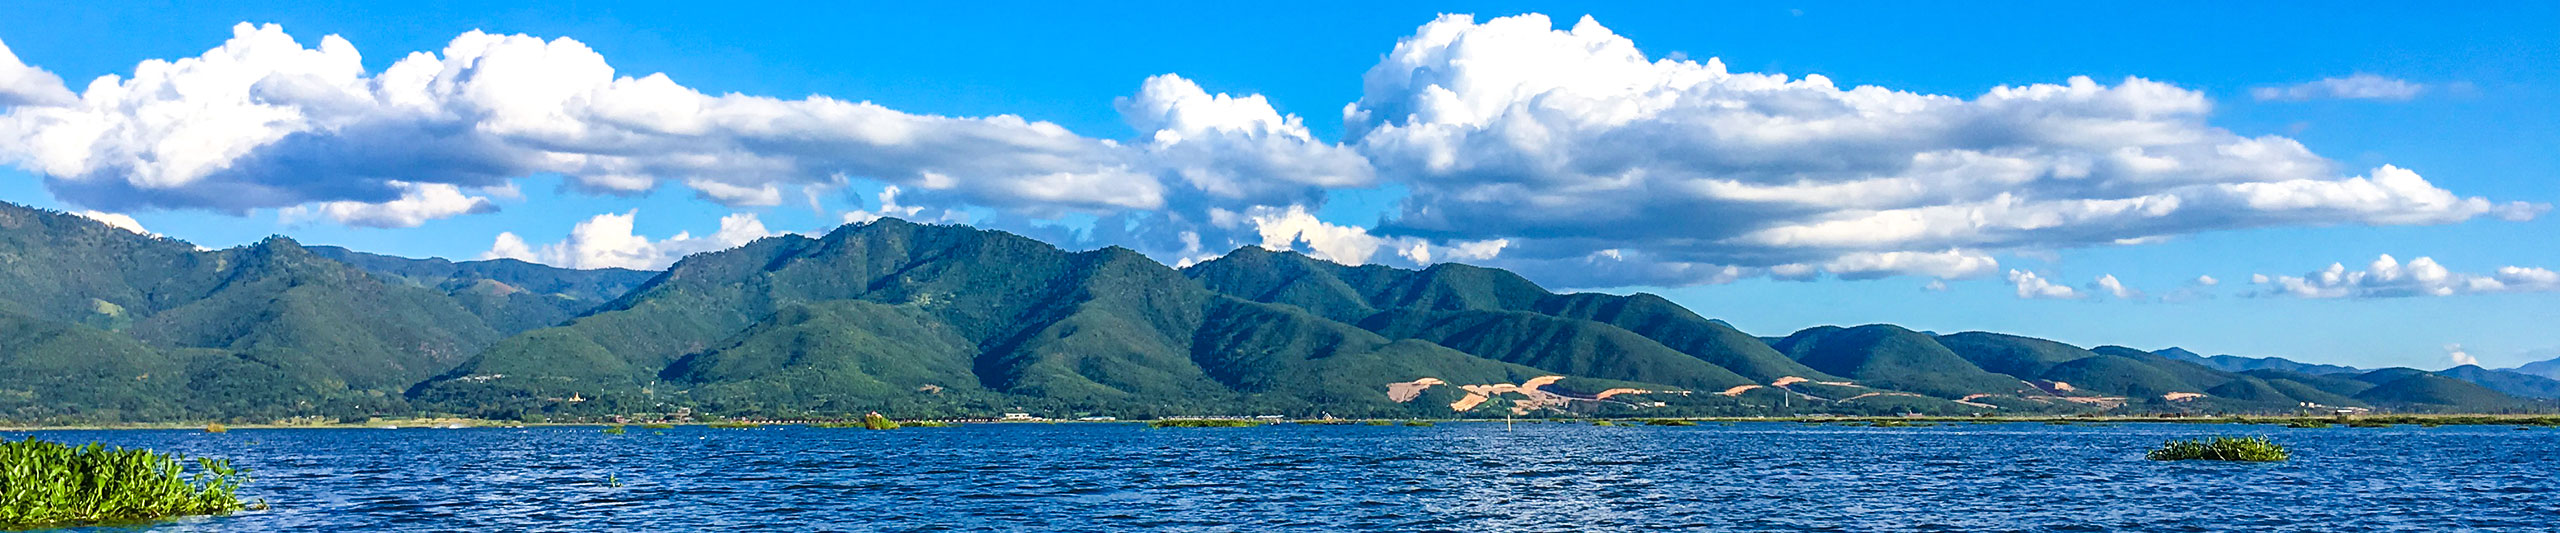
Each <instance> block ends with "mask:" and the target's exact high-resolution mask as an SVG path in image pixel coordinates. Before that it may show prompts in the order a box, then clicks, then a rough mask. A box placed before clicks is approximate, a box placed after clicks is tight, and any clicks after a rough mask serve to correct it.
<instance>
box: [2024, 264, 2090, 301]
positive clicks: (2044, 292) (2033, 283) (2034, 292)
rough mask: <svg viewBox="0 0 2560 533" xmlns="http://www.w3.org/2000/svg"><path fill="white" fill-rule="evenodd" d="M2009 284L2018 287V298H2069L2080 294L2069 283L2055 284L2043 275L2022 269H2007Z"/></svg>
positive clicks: (2077, 296)
mask: <svg viewBox="0 0 2560 533" xmlns="http://www.w3.org/2000/svg"><path fill="white" fill-rule="evenodd" d="M2009 284H2010V285H2014V286H2016V287H2017V288H2018V298H2020V299H2026V300H2034V299H2054V300H2070V299H2077V298H2079V297H2080V296H2081V295H2080V291H2079V290H2077V289H2073V288H2071V286H2070V285H2062V284H2057V283H2054V282H2052V281H2049V280H2046V279H2045V278H2044V276H2039V275H2036V273H2034V272H2028V271H2024V270H2011V271H2009Z"/></svg>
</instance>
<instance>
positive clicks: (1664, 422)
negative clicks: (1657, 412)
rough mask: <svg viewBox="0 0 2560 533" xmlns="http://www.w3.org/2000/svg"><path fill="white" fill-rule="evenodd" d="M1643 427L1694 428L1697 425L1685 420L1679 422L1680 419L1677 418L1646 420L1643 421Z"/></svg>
mask: <svg viewBox="0 0 2560 533" xmlns="http://www.w3.org/2000/svg"><path fill="white" fill-rule="evenodd" d="M1644 425H1648V426H1668V427H1688V426H1695V425H1698V423H1697V422H1690V421H1687V420H1681V419H1677V418H1651V419H1646V420H1645V421H1644Z"/></svg>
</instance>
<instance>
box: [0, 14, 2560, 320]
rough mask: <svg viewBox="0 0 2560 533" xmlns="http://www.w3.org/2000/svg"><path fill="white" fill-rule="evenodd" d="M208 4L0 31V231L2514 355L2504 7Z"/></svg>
mask: <svg viewBox="0 0 2560 533" xmlns="http://www.w3.org/2000/svg"><path fill="white" fill-rule="evenodd" d="M212 4H213V3H148V2H134V3H115V4H114V5H83V4H82V3H66V2H41V3H40V2H15V1H10V2H0V12H5V13H9V16H7V17H0V200H5V201H10V202H16V203H22V204H29V205H35V206H39V207H46V208H53V209H61V210H65V211H72V212H80V213H86V214H89V215H91V216H93V217H95V218H100V219H101V220H107V221H111V223H117V224H122V225H126V226H128V227H131V228H135V229H138V230H139V231H144V232H149V233H154V234H159V235H165V236H169V237H174V238H179V239H185V240H188V241H190V242H194V243H196V244H198V245H201V246H207V247H214V248H221V247H229V246H237V245H241V244H247V243H251V242H255V241H257V240H258V239H261V238H264V237H266V236H268V235H272V234H283V235H290V236H293V237H295V238H296V239H298V240H301V241H303V242H305V243H313V244H335V245H342V246H347V247H350V248H354V249H358V250H365V251H372V252H378V253H387V254H394V255H403V256H412V257H426V256H435V257H445V258H451V259H457V260H469V259H482V258H496V257H511V258H518V259H525V260H530V261H536V262H542V263H546V264H552V265H557V266H563V267H572V268H597V267H628V268H662V267H663V266H664V265H666V264H669V263H671V262H673V261H675V260H677V259H679V258H681V257H683V256H684V255H686V254H690V253H698V252H703V251H711V250H717V249H722V248H726V247H729V246H734V245H737V244H741V243H744V242H746V241H749V240H753V239H755V238H760V237H764V236H768V235H774V234H779V233H790V232H798V233H809V234H816V233H823V232H825V231H828V230H830V229H832V228H834V227H837V226H839V225H842V224H847V223H860V222H863V221H867V220H872V219H876V218H878V217H883V216H894V217H900V218H907V219H911V220H919V221H930V222H947V223H966V224H972V225H977V226H982V227H990V228H997V229H1004V230H1007V231H1014V232H1017V233H1022V234H1025V235H1030V236H1033V237H1037V238H1041V239H1043V240H1047V241H1050V242H1053V243H1057V244H1059V245H1061V246H1064V247H1067V248H1070V249H1092V248H1098V247H1102V246H1124V247H1128V248H1131V249H1135V250H1138V251H1140V252H1143V253H1146V254H1148V255H1150V256H1152V257H1155V258H1157V259H1158V260H1161V261H1164V262H1166V263H1168V264H1176V265H1179V264H1187V263H1189V262H1195V261H1199V260H1203V259H1207V258H1213V257H1215V256H1217V255H1219V254H1222V253H1225V252H1227V251H1229V250H1233V249H1235V248H1237V247H1240V246H1264V247H1269V248H1285V249H1295V250H1300V251H1304V252H1307V253H1309V254H1311V255H1315V256H1317V257H1322V258H1327V259H1331V260H1335V261H1339V262H1345V263H1376V264H1386V265H1392V266H1399V267H1418V266H1422V265H1427V264H1431V263H1437V262H1450V261H1456V262H1465V263H1471V264H1482V265H1489V266H1496V267H1503V268H1509V269H1513V270H1516V271H1518V272H1521V273H1522V274H1524V275H1526V276H1528V277H1530V279H1532V280H1534V281H1537V282H1539V283H1541V284H1543V285H1546V286H1548V287H1550V288H1555V289H1574V290H1598V291H1605V292H1615V293H1626V292H1636V291H1644V292H1654V293H1658V294H1662V295H1664V296H1667V297H1669V298H1671V299H1673V300H1674V301H1677V302H1680V303H1682V304H1684V305H1687V306H1689V307H1691V308H1692V309H1695V310H1698V311H1699V312H1700V313H1701V314H1704V315H1707V316H1711V317H1717V318H1722V319H1725V320H1727V321H1729V322H1732V323H1733V324H1735V325H1736V326H1738V327H1741V328H1743V329H1745V330H1746V331H1751V332H1753V333H1755V334H1760V335H1770V336H1775V335H1784V334H1786V333H1788V332H1791V331H1794V330H1796V329H1799V328H1803V327H1808V326H1814V325H1822V324H1864V323H1878V322H1885V323H1895V324H1901V325H1905V326H1908V327H1912V328H1915V329H1923V330H1934V331H1941V332H1954V331H1965V330H1988V331H2000V332H2009V333H2017V334H2024V335H2031V336H2038V337H2045V338H2052V339H2057V340H2062V341H2065V342H2071V343H2074V344H2079V345H2082V346H2095V345H2103V344H2120V345H2126V346H2134V347H2139V348H2145V349H2153V348H2162V347H2168V346H2181V347H2185V348H2188V349H2190V350H2194V351H2197V352H2202V353H2231V354H2240V355H2252V356H2282V357H2288V358H2293V359H2297V360H2304V361H2314V362H2326V363H2340V364H2351V365H2358V366H2367V367H2378V366H2414V367H2420V368H2431V369H2432V368H2444V367H2449V366H2453V365H2456V364H2463V363H2472V362H2476V363H2478V364H2482V365H2485V366H2489V367H2493V368H2494V367H2507V366H2514V365H2517V364H2522V363H2525V362H2530V361H2535V360H2541V359H2550V358H2553V357H2560V327H2553V326H2551V324H2552V323H2553V322H2555V320H2554V318H2556V317H2560V273H2554V272H2553V270H2552V269H2555V268H2560V246H2555V244H2560V237H2553V235H2555V234H2560V231H2555V230H2560V222H2554V221H2553V216H2554V215H2553V214H2552V213H2551V212H2550V209H2551V206H2552V205H2553V204H2554V203H2560V179H2555V177H2560V149H2555V148H2560V120H2554V119H2555V118H2560V98H2555V97H2560V7H2555V6H2553V5H2551V4H2547V3H2479V4H2466V5H2465V6H2463V8H2460V9H2441V8H2433V7H2427V6H2410V5H2400V4H2384V3H2375V4H2358V3H2343V4H2322V5H2317V6H2310V5H2267V6H2233V5H2225V4H2224V3H2163V4H2147V5H2144V6H2142V7H2143V9H2135V8H2133V7H2131V6H2057V7H2056V8H2055V9H2053V10H2031V9H2022V8H2023V7H2025V6H2024V5H2021V4H1994V3H1981V4H1960V5H1947V4H1935V5H1931V4H1895V3H1872V4H1870V3H1823V4H1802V3H1798V4H1746V3H1714V4H1703V3H1702V4H1698V5H1650V4H1641V3H1608V4H1571V3H1549V2H1527V3H1477V4H1468V5H1437V4H1408V3H1377V2H1360V3H1290V4H1286V5H1281V4H1258V5H1241V4H1242V3H1136V4H1125V5H1116V6H1112V7H1105V8H1095V7H1088V6H1070V5H1058V4H1057V3H1049V2H1018V3H1017V2H991V3H975V4H968V5H950V6H943V5H914V4H921V3H877V4H875V3H858V2H853V3H835V4H830V5H823V6H811V5H798V4H774V5H766V4H757V3H753V2H722V3H715V4H702V3H664V2H587V3H566V4H558V5H548V6H526V5H518V4H519V3H512V2H509V3H497V2H489V3H476V2H447V3H397V4H395V3H364V4H363V5H339V4H336V3H312V4H296V3H277V4H261V5H249V4H238V5H212ZM1225 4H1239V5H1225ZM2039 7H2042V6H2039Z"/></svg>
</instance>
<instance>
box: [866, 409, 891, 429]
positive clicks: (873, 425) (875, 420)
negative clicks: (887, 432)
mask: <svg viewBox="0 0 2560 533" xmlns="http://www.w3.org/2000/svg"><path fill="white" fill-rule="evenodd" d="M862 429H870V430H882V429H898V421H896V420H890V419H889V417H885V416H880V413H871V414H867V415H862Z"/></svg>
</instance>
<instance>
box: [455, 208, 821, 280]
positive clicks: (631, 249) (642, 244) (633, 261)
mask: <svg viewBox="0 0 2560 533" xmlns="http://www.w3.org/2000/svg"><path fill="white" fill-rule="evenodd" d="M639 215H640V210H638V209H634V210H631V211H628V212H624V213H621V214H614V213H605V214H601V215H596V216H595V217H593V218H589V219H587V221H585V222H580V223H578V225H577V226H576V227H575V228H572V229H570V230H569V236H568V238H566V239H562V240H561V241H560V242H556V243H551V244H545V245H542V246H539V247H536V246H533V245H531V244H529V243H526V242H525V240H524V238H523V237H520V236H517V235H516V234H515V233H513V232H506V233H499V234H498V237H497V239H496V241H495V242H493V243H491V244H490V246H489V251H488V252H486V253H482V254H480V258H481V259H500V258H505V259H516V260H522V261H531V262H536V263H542V264H547V265H552V266H559V267H566V268H589V269H591V268H630V269H639V270H658V269H663V268H666V267H667V265H671V264H674V263H675V262H676V260H678V259H683V258H684V257H685V256H688V255H693V254H697V253H702V252H710V251H717V250H725V249H729V248H734V247H737V246H740V245H744V244H747V243H749V242H754V241H755V240H756V239H762V238H765V237H770V236H773V235H777V234H776V233H774V232H772V231H768V230H766V229H765V227H764V222H763V221H760V220H757V219H756V216H755V215H754V214H751V213H737V214H731V215H729V216H725V217H721V218H720V229H719V231H715V232H712V234H710V235H705V236H701V237H695V236H693V234H692V233H690V232H679V233H676V234H675V236H673V237H667V238H665V239H661V240H655V241H653V240H650V239H649V238H648V237H645V236H641V235H638V234H635V233H633V232H632V226H631V224H632V221H633V220H634V219H636V218H638V217H639Z"/></svg>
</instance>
